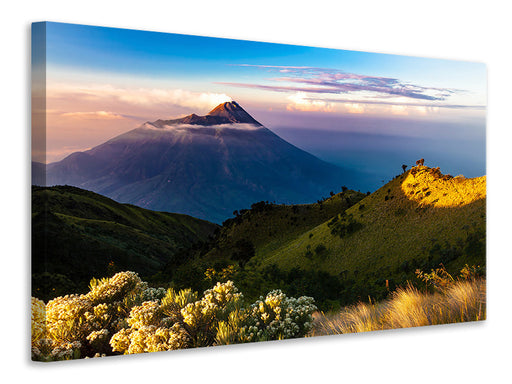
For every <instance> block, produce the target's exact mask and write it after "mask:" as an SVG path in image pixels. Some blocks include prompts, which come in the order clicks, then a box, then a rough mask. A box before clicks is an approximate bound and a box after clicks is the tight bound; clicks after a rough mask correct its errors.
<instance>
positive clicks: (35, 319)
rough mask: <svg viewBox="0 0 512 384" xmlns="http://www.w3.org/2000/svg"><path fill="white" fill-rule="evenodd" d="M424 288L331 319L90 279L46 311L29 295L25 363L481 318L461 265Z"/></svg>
mask: <svg viewBox="0 0 512 384" xmlns="http://www.w3.org/2000/svg"><path fill="white" fill-rule="evenodd" d="M417 276H418V277H419V278H420V279H421V280H422V281H424V282H425V284H426V286H425V288H424V289H421V290H420V289H419V288H417V287H414V286H413V285H412V284H408V285H407V286H406V287H405V288H398V289H397V290H396V291H394V292H391V293H390V295H389V298H388V299H387V300H384V301H382V302H372V301H371V300H370V302H369V303H368V304H366V303H361V302H360V303H358V304H356V305H352V306H348V307H345V308H343V309H342V310H341V311H339V312H337V313H331V314H327V315H326V314H324V313H323V312H317V311H316V310H317V307H316V306H315V304H314V299H313V298H312V297H307V296H302V297H299V298H293V297H287V296H286V295H285V294H284V293H283V292H282V291H280V290H274V291H272V292H270V293H268V294H267V295H266V297H260V298H259V299H258V300H256V301H255V302H254V303H252V304H250V305H248V303H247V302H246V301H245V299H244V297H243V295H242V293H240V292H239V291H238V289H237V288H236V287H235V285H234V284H233V282H232V281H227V282H225V283H220V282H218V283H217V284H215V286H213V288H210V289H207V290H206V291H205V292H204V293H203V295H202V296H199V295H198V293H197V292H194V291H192V290H191V289H184V290H180V291H175V290H174V289H172V288H170V289H168V290H165V289H163V288H150V287H148V285H147V283H145V282H143V281H142V280H141V279H140V278H139V277H138V275H137V274H136V273H134V272H121V273H117V274H115V275H114V276H113V277H111V278H105V279H101V280H96V279H93V280H92V281H91V285H90V291H89V292H88V293H87V294H82V295H66V296H62V297H57V298H55V299H53V300H50V301H49V302H48V303H47V304H45V303H44V302H43V301H41V300H39V299H37V298H32V359H33V360H36V361H54V360H70V359H78V358H84V357H86V358H87V357H103V356H110V355H117V354H134V353H145V352H159V351H169V350H176V349H184V348H195V347H207V346H215V345H226V344H235V343H248V342H256V341H267V340H281V339H290V338H298V337H305V336H320V335H332V334H342V333H354V332H366V331H374V330H383V329H395V328H407V327H417V326H425V325H434V324H447V323H455V322H467V321H478V320H484V319H485V317H486V295H485V292H486V289H485V287H486V286H485V278H484V277H483V275H482V271H481V270H480V269H479V268H477V267H472V268H469V267H467V266H465V267H464V268H463V269H462V271H461V273H460V275H459V276H458V277H456V278H454V277H452V275H450V274H449V273H448V272H447V271H446V269H444V267H442V268H438V269H436V270H432V272H431V273H428V274H427V273H423V272H420V271H417Z"/></svg>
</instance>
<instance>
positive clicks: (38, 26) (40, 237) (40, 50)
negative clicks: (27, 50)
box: [31, 22, 47, 298]
mask: <svg viewBox="0 0 512 384" xmlns="http://www.w3.org/2000/svg"><path fill="white" fill-rule="evenodd" d="M31 71H32V79H31V83H32V84H31V110H32V111H31V114H32V116H31V129H32V174H31V179H32V193H33V192H34V188H35V187H36V188H37V186H45V185H46V22H38V23H32V32H31ZM33 197H34V195H33V194H32V234H31V237H32V248H31V251H32V265H31V267H32V296H34V297H37V298H43V297H45V296H47V295H46V292H40V290H41V288H39V289H38V290H36V289H35V286H36V285H35V284H34V271H35V270H36V269H37V270H38V271H41V270H43V271H44V270H46V268H45V267H44V266H45V265H46V262H45V260H44V259H45V255H46V251H45V249H46V241H45V237H44V228H45V223H46V221H47V220H46V216H47V213H46V209H45V206H46V204H44V203H43V204H38V206H39V207H43V208H42V209H38V212H34V200H33ZM35 215H36V216H37V217H35ZM35 248H39V249H38V252H37V254H38V256H37V260H35V259H34V254H35V252H34V251H35ZM41 248H43V249H41ZM36 265H37V268H35V266H36ZM38 278H41V277H40V276H39V277H38ZM37 286H39V287H40V286H41V284H37Z"/></svg>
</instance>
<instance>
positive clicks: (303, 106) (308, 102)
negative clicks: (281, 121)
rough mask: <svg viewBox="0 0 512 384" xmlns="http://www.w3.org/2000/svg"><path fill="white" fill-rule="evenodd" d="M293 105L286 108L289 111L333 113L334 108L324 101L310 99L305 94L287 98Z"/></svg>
mask: <svg viewBox="0 0 512 384" xmlns="http://www.w3.org/2000/svg"><path fill="white" fill-rule="evenodd" d="M287 99H288V100H289V101H291V103H289V104H288V105H287V106H286V109H287V110H289V111H304V112H332V111H333V108H332V106H331V104H330V103H327V102H325V101H322V100H312V99H309V98H308V97H307V95H306V93H305V92H296V93H294V94H293V95H290V96H288V97H287Z"/></svg>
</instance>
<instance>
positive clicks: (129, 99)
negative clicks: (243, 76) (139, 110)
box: [47, 84, 232, 110]
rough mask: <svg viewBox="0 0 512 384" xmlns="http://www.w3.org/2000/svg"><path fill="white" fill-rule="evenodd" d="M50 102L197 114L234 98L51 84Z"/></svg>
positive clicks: (218, 95) (104, 85)
mask: <svg viewBox="0 0 512 384" xmlns="http://www.w3.org/2000/svg"><path fill="white" fill-rule="evenodd" d="M47 95H48V98H54V99H56V100H57V99H58V100H62V99H63V98H68V97H73V98H74V99H75V100H76V102H77V103H79V102H80V100H82V101H88V102H104V103H110V102H117V103H122V104H125V105H132V106H136V107H149V106H150V107H155V106H162V107H169V108H170V107H172V106H174V107H176V106H177V107H184V108H190V109H194V110H208V109H211V108H214V107H216V106H217V105H219V104H221V103H224V102H226V101H232V99H231V97H229V96H228V95H226V94H224V93H212V92H193V91H188V90H184V89H162V88H121V87H115V86H112V85H109V84H88V85H82V84H50V85H49V86H48V89H47Z"/></svg>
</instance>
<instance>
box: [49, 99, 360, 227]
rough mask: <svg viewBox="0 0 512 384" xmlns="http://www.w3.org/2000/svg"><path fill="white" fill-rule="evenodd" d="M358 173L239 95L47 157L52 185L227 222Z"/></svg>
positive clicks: (313, 195)
mask: <svg viewBox="0 0 512 384" xmlns="http://www.w3.org/2000/svg"><path fill="white" fill-rule="evenodd" d="M354 179H355V175H354V174H352V173H349V172H348V171H345V170H343V169H341V168H339V167H337V166H334V165H332V164H329V163H326V162H324V161H322V160H320V159H318V158H317V157H315V156H313V155H311V154H309V153H307V152H305V151H303V150H301V149H299V148H297V147H295V146H293V145H292V144H290V143H288V142H287V141H285V140H283V139H281V138H280V137H279V136H277V135H276V134H274V133H273V132H272V131H270V130H269V129H267V128H265V127H264V126H262V125H261V124H260V123H259V122H257V121H256V120H255V119H254V118H252V117H251V116H250V115H249V114H248V113H247V112H246V111H245V110H244V109H243V108H242V107H240V105H239V104H237V103H236V102H234V101H233V102H227V103H223V104H221V105H219V106H217V107H216V108H214V109H213V110H212V111H211V112H210V113H208V114H207V115H206V116H197V115H194V114H192V115H189V116H186V117H184V118H181V119H176V120H156V121H154V122H146V123H145V124H143V125H142V126H140V127H139V128H136V129H134V130H132V131H129V132H127V133H124V134H122V135H119V136H117V137H115V138H113V139H111V140H109V141H107V142H105V143H103V144H101V145H98V146H97V147H94V148H92V149H91V150H88V151H85V152H75V153H73V154H71V155H69V156H68V157H66V158H65V159H63V160H62V161H59V162H56V163H52V164H49V165H47V175H46V185H62V184H68V185H74V186H77V187H80V188H83V189H87V190H91V191H94V192H97V193H100V194H102V195H105V196H108V197H110V198H112V199H114V200H116V201H119V202H123V203H131V204H135V205H138V206H140V207H144V208H148V209H152V210H158V211H168V212H178V213H185V214H189V215H192V216H195V217H198V218H201V219H205V220H209V221H213V222H216V223H220V222H222V221H223V220H225V219H227V218H228V217H230V216H232V213H233V211H234V210H239V209H244V208H249V207H250V205H251V204H253V203H255V202H258V201H267V200H268V201H275V202H277V203H296V204H298V203H311V202H315V201H316V200H317V199H318V198H320V197H321V196H327V195H328V194H329V192H330V191H332V190H339V189H340V188H341V186H342V185H348V186H350V184H351V182H352V181H353V180H354Z"/></svg>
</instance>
